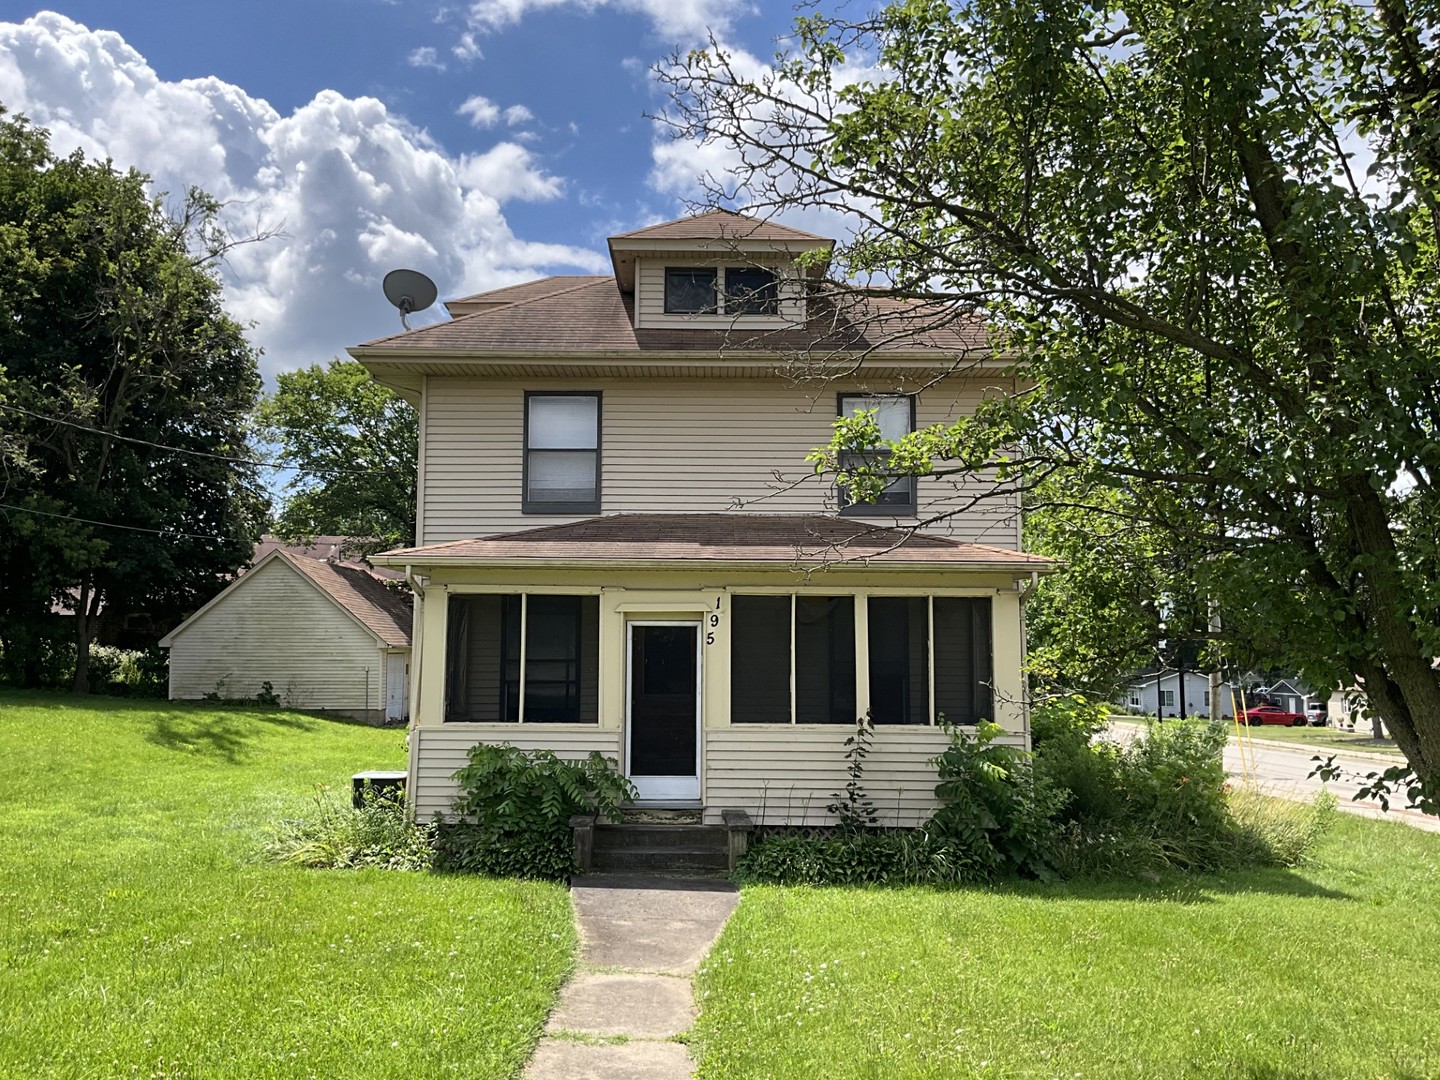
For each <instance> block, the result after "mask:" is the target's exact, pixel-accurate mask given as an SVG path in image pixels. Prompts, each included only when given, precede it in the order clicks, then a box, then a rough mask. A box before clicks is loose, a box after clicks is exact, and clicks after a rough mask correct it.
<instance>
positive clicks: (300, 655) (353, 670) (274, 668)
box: [170, 559, 385, 711]
mask: <svg viewBox="0 0 1440 1080" xmlns="http://www.w3.org/2000/svg"><path fill="white" fill-rule="evenodd" d="M367 669H368V675H367ZM367 680H368V685H369V693H368V694H367V693H366V684H367ZM267 681H268V682H269V683H271V685H272V686H273V688H274V692H275V693H276V694H277V695H278V696H279V697H280V700H281V701H282V702H283V703H285V704H286V705H290V706H293V707H295V708H300V709H336V710H345V711H353V710H364V709H370V710H376V709H379V710H383V709H384V707H385V662H384V656H383V654H382V653H381V650H380V646H379V643H378V642H377V641H376V640H375V638H374V637H373V636H371V635H370V634H369V633H367V632H366V631H365V630H363V629H361V627H360V626H359V625H358V624H357V623H356V622H355V621H354V620H353V619H351V618H350V616H348V615H346V614H345V613H344V612H343V611H341V610H340V609H339V608H337V607H336V606H335V605H334V604H333V603H331V602H330V601H329V600H328V599H326V598H325V597H324V596H322V595H321V594H320V592H319V591H318V590H317V589H316V588H315V587H314V586H313V585H311V584H310V583H309V582H308V581H306V580H305V579H304V578H302V577H301V576H300V575H299V574H298V573H297V572H296V571H295V570H294V569H292V568H291V567H290V566H289V565H288V564H287V563H286V562H285V561H284V560H283V559H274V560H272V561H270V562H268V563H266V564H265V565H263V566H260V567H257V568H256V569H254V570H251V571H250V572H249V573H247V574H246V575H245V576H244V577H242V578H241V579H240V580H239V582H237V583H236V585H235V586H234V587H233V589H232V590H231V591H230V593H229V594H228V595H227V596H225V597H223V598H222V599H221V600H220V601H219V602H218V603H216V604H215V605H214V606H213V607H212V608H210V610H208V611H205V612H202V613H200V614H199V615H198V616H196V617H195V619H194V620H193V621H192V622H191V623H190V624H189V625H188V626H186V627H185V628H184V629H183V630H181V631H180V632H179V633H178V634H177V635H176V636H175V639H174V642H173V644H172V645H171V646H170V697H171V698H175V699H182V698H199V697H203V696H204V695H205V694H208V693H212V692H218V693H220V695H221V696H222V697H254V696H255V695H256V694H257V693H259V692H260V689H261V686H262V684H264V683H265V682H267ZM367 699H368V700H367Z"/></svg>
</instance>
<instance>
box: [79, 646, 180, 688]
mask: <svg viewBox="0 0 1440 1080" xmlns="http://www.w3.org/2000/svg"><path fill="white" fill-rule="evenodd" d="M169 671H170V667H169V653H167V652H166V650H164V649H162V648H160V647H158V646H156V647H153V648H150V649H145V650H132V649H117V648H114V647H113V646H110V645H92V646H91V647H90V685H91V687H93V688H94V689H95V690H96V691H97V692H100V693H105V694H110V695H112V696H114V697H141V698H163V697H166V696H167V695H168V694H169V692H170V676H169Z"/></svg>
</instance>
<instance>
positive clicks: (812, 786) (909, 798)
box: [704, 725, 1024, 827]
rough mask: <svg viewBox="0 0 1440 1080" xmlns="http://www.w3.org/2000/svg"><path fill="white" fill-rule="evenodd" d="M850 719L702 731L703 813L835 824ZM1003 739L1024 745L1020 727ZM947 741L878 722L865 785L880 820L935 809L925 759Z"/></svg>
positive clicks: (910, 819) (902, 821) (908, 819)
mask: <svg viewBox="0 0 1440 1080" xmlns="http://www.w3.org/2000/svg"><path fill="white" fill-rule="evenodd" d="M850 734H851V728H850V727H849V726H848V725H840V726H837V727H835V728H828V727H826V728H818V727H791V728H783V727H770V728H759V727H756V728H750V729H745V728H740V727H736V728H728V729H715V730H711V731H707V732H706V734H705V790H704V801H705V819H706V821H707V822H718V821H719V820H720V812H721V811H722V810H726V809H732V808H733V809H739V810H745V811H747V812H748V813H749V814H750V816H751V817H752V818H753V819H754V820H755V822H756V823H757V824H768V825H833V824H834V823H835V818H834V817H833V815H831V814H830V813H828V812H827V811H826V809H825V808H826V806H828V805H829V804H830V803H832V802H834V801H835V795H834V793H835V792H841V791H844V789H845V783H846V781H847V780H848V779H849V778H848V777H847V776H846V773H845V759H844V756H843V755H844V753H845V746H844V743H845V739H846V738H848V737H849V735H850ZM998 741H999V742H1001V743H1005V744H1007V745H1012V746H1023V745H1024V737H1023V736H1022V735H1020V734H1009V735H1004V736H1001V737H1000V739H999V740H998ZM947 745H948V737H947V736H946V734H945V732H944V731H942V730H940V729H939V728H933V727H885V726H882V727H878V728H877V729H876V732H875V741H874V745H873V749H872V750H871V753H870V756H869V757H868V758H866V759H865V785H864V786H865V791H866V793H867V794H868V795H869V797H870V800H871V801H872V802H873V803H874V804H875V809H876V811H877V812H878V815H879V817H880V823H881V824H882V825H889V826H904V827H913V826H916V825H919V824H921V823H922V822H924V821H925V820H926V819H927V818H928V817H929V816H930V815H931V814H932V813H933V812H934V810H935V808H936V806H937V803H936V801H935V785H936V783H937V782H938V779H937V776H936V772H935V768H934V767H933V766H931V765H929V764H927V762H928V761H929V759H931V758H933V757H935V756H936V755H937V754H939V753H940V752H941V751H942V750H944V749H945V747H946V746H947Z"/></svg>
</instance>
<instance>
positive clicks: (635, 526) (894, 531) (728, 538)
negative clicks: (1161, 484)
mask: <svg viewBox="0 0 1440 1080" xmlns="http://www.w3.org/2000/svg"><path fill="white" fill-rule="evenodd" d="M376 558H382V559H394V560H396V561H410V562H416V563H424V562H425V561H426V560H429V559H476V560H484V559H506V560H508V559H521V560H523V559H544V560H551V561H553V560H573V561H576V562H585V561H598V560H605V561H618V562H627V561H634V562H654V561H659V560H665V561H671V560H673V561H677V562H687V561H693V562H713V561H720V562H757V563H783V564H787V565H791V564H794V563H797V562H800V563H833V562H842V561H843V562H855V561H863V562H866V563H881V564H884V565H887V566H892V565H906V564H932V565H933V564H943V565H945V566H950V567H954V568H956V569H965V568H967V567H973V568H975V569H1004V570H1023V571H1027V572H1028V571H1031V570H1038V571H1040V572H1042V573H1045V572H1048V571H1049V570H1051V569H1052V568H1053V567H1054V563H1052V562H1051V561H1050V560H1049V559H1045V558H1041V557H1040V556H1038V555H1027V554H1025V553H1024V552H1019V551H1009V550H1007V549H1005V548H999V547H991V546H989V545H987V544H965V543H961V542H959V541H957V540H948V539H946V538H944V537H940V536H930V535H927V534H925V533H918V532H914V531H912V530H910V529H905V528H894V527H887V526H883V525H872V524H869V523H867V522H864V521H860V520H857V519H855V518H844V517H826V516H823V515H819V514H728V513H727V514H613V515H610V516H608V517H597V518H588V519H586V520H584V521H576V522H570V523H567V524H561V525H546V526H542V527H541V528H538V529H527V530H525V531H523V532H514V533H504V534H500V535H496V536H485V537H478V538H476V539H474V540H455V541H452V542H450V543H445V544H430V545H427V546H425V547H418V548H404V549H401V550H398V551H389V552H386V553H385V554H384V555H381V556H376Z"/></svg>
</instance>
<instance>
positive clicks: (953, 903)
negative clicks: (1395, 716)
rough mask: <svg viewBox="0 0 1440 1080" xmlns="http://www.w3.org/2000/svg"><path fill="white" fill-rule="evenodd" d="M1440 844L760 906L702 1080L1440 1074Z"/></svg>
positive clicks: (709, 969) (747, 901) (735, 951)
mask: <svg viewBox="0 0 1440 1080" xmlns="http://www.w3.org/2000/svg"><path fill="white" fill-rule="evenodd" d="M1437 925H1440V836H1437V835H1435V834H1430V833H1422V832H1419V831H1418V830H1413V829H1409V828H1407V827H1405V826H1401V825H1394V824H1390V823H1375V822H1368V821H1363V820H1358V819H1355V818H1351V817H1348V816H1346V815H1340V820H1339V821H1338V822H1337V823H1336V825H1335V828H1334V831H1333V832H1332V833H1331V834H1330V836H1329V837H1327V839H1326V840H1325V841H1324V842H1323V845H1322V847H1321V849H1320V850H1319V851H1318V853H1317V859H1316V863H1315V865H1313V866H1312V867H1310V868H1307V869H1304V870H1301V871H1281V870H1277V871H1252V872H1247V873H1236V874H1227V875H1219V876H1213V877H1203V878H1194V879H1189V880H1182V881H1167V882H1163V883H1161V884H1156V885H1149V884H1141V885H1136V886H1128V885H1110V886H1104V885H1092V886H1081V885H1072V886H1058V887H1049V886H1039V885H1035V886H1024V887H1021V886H1015V887H1011V888H1007V889H1002V890H999V891H991V890H985V889H967V890H959V891H953V892H943V891H930V890H924V889H904V890H857V889H784V888H776V887H753V888H747V889H746V890H745V892H744V896H743V899H742V902H741V905H740V908H739V910H738V911H737V912H736V914H735V916H734V917H733V918H732V919H731V921H730V924H729V926H728V927H727V928H726V930H725V933H724V935H723V936H722V937H721V939H720V941H719V942H718V943H717V945H716V948H715V950H714V951H713V952H712V953H711V956H710V958H709V959H708V960H707V961H706V964H705V966H704V968H703V969H702V971H701V973H700V974H699V975H698V976H697V997H698V999H699V1001H700V1004H701V1008H702V1013H701V1017H700V1021H699V1024H698V1027H697V1030H696V1033H695V1037H694V1039H693V1042H692V1049H693V1050H694V1051H695V1053H696V1055H697V1057H698V1059H699V1061H700V1070H699V1075H700V1076H701V1077H704V1078H709V1080H717V1078H721V1077H726V1078H730V1077H737V1078H738V1077H747V1078H748V1077H825V1078H826V1080H845V1078H851V1077H874V1078H877V1080H879V1078H885V1080H891V1078H896V1077H935V1078H942V1077H943V1078H947V1080H948V1078H952V1077H954V1078H964V1077H1097V1078H1109V1077H1166V1078H1169V1077H1206V1078H1209V1077H1237V1078H1239V1077H1244V1078H1271V1080H1280V1078H1285V1080H1302V1078H1332V1077H1333V1078H1337V1080H1342V1078H1343V1080H1364V1078H1370V1077H1396V1078H1415V1080H1420V1078H1431V1077H1436V1076H1440V1009H1436V1008H1435V1007H1434V1003H1433V1000H1432V998H1433V990H1434V987H1435V980H1436V974H1437V972H1440V935H1437V934H1436V932H1435V928H1436V926H1437Z"/></svg>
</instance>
